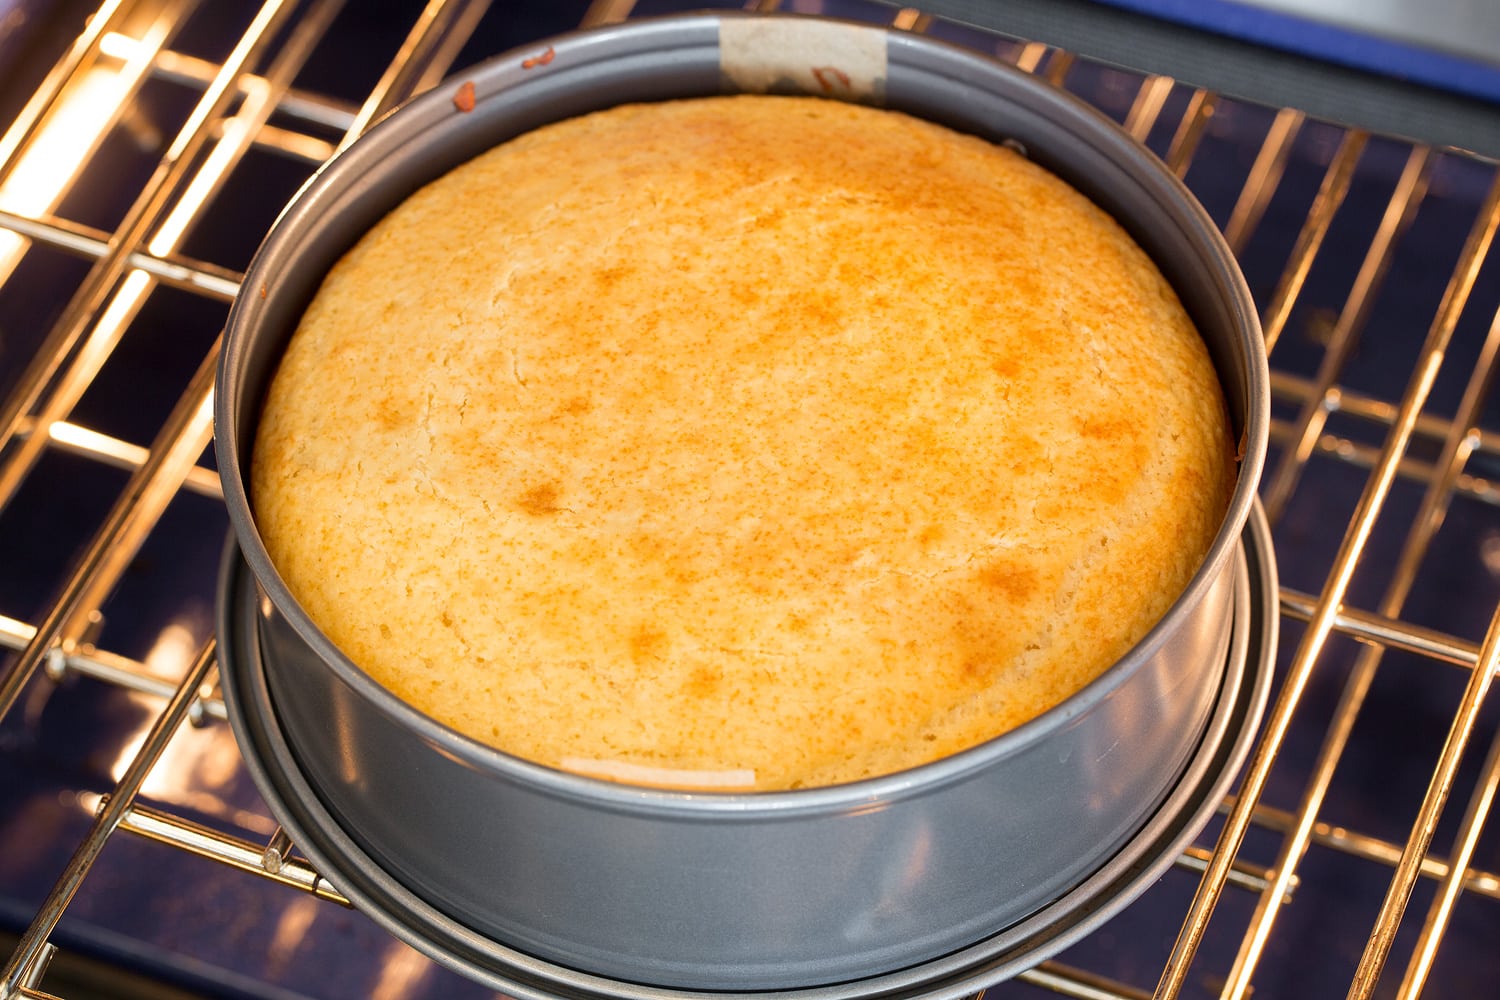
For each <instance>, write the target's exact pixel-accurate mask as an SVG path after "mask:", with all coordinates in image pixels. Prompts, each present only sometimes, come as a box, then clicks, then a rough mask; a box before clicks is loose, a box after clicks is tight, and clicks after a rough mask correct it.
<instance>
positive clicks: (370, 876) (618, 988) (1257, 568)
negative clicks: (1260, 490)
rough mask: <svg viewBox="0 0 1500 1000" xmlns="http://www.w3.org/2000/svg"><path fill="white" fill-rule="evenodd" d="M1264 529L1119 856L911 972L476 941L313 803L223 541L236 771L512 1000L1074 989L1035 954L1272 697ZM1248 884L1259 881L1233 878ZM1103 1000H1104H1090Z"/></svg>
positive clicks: (243, 577)
mask: <svg viewBox="0 0 1500 1000" xmlns="http://www.w3.org/2000/svg"><path fill="white" fill-rule="evenodd" d="M1270 544H1271V543H1270V532H1269V528H1268V526H1267V524H1266V522H1265V519H1264V517H1263V516H1261V515H1260V514H1259V512H1257V513H1256V514H1255V515H1254V516H1252V518H1251V520H1250V524H1249V525H1248V527H1247V528H1246V531H1245V534H1244V538H1243V542H1242V547H1241V551H1240V553H1239V558H1237V559H1236V561H1235V568H1234V578H1235V584H1236V587H1235V595H1234V601H1233V615H1232V620H1233V637H1232V640H1231V643H1230V645H1229V648H1228V649H1226V650H1225V651H1224V656H1225V659H1224V664H1225V670H1224V671H1223V673H1222V674H1221V676H1222V678H1223V684H1222V686H1221V688H1220V689H1219V691H1218V697H1217V699H1216V701H1215V704H1214V708H1213V712H1212V716H1211V718H1210V719H1209V721H1208V724H1207V726H1206V727H1205V730H1204V736H1203V740H1202V741H1201V742H1200V743H1199V744H1198V745H1197V746H1196V747H1195V748H1194V750H1193V752H1192V756H1191V759H1190V760H1189V762H1188V764H1187V766H1186V767H1185V768H1184V770H1183V772H1182V775H1181V777H1180V779H1179V780H1178V781H1177V782H1176V784H1175V785H1174V786H1173V787H1172V788H1171V789H1170V791H1169V792H1168V794H1167V796H1166V798H1165V799H1164V801H1163V802H1162V803H1161V804H1160V806H1159V807H1158V808H1157V809H1156V810H1155V811H1154V812H1153V813H1152V814H1151V816H1150V817H1149V818H1148V819H1147V820H1146V822H1145V823H1144V824H1143V825H1142V826H1141V828H1140V829H1139V830H1137V831H1136V832H1135V833H1134V834H1133V835H1132V836H1131V837H1130V839H1129V840H1128V841H1127V842H1126V843H1125V844H1124V845H1123V846H1122V848H1121V849H1120V850H1119V851H1118V852H1116V853H1115V854H1113V855H1112V856H1110V857H1109V858H1108V859H1107V860H1106V861H1103V862H1102V863H1101V864H1100V865H1099V866H1098V867H1097V868H1095V869H1093V870H1092V871H1089V872H1086V873H1084V875H1083V876H1082V877H1081V878H1080V879H1079V880H1078V882H1077V883H1076V884H1074V885H1072V886H1070V887H1068V888H1067V891H1065V892H1063V893H1061V894H1060V895H1058V896H1057V897H1056V898H1054V899H1052V900H1050V901H1049V902H1048V903H1047V904H1046V905H1044V906H1042V907H1041V908H1040V909H1038V910H1037V911H1035V912H1034V913H1030V914H1028V915H1026V916H1025V917H1024V918H1022V919H1018V920H1017V921H1015V922H1014V923H1013V924H1011V925H1009V926H1007V927H1005V928H1003V929H1001V930H999V931H998V932H997V933H994V934H992V935H989V936H986V937H985V938H983V939H981V940H978V941H976V942H974V943H972V944H971V945H969V946H968V947H966V948H963V949H961V950H959V951H958V952H956V953H953V954H949V955H945V956H942V957H941V958H935V959H932V960H929V961H926V962H923V963H919V964H918V965H916V966H914V967H909V968H903V969H899V970H893V971H888V972H885V973H884V974H880V975H874V976H869V977H863V978H860V979H856V980H853V981H846V982H839V983H832V984H827V985H821V986H820V985H804V984H798V985H794V986H789V987H786V988H783V989H777V990H773V991H766V990H759V991H752V992H743V991H736V992H735V993H733V994H727V993H723V992H719V991H709V992H703V991H698V990H693V991H685V990H680V989H673V988H670V987H664V986H659V985H652V984H648V983H633V982H628V981H623V980H620V979H618V978H611V977H607V976H599V975H590V974H588V973H587V972H586V971H580V970H579V969H576V968H570V967H568V966H566V965H559V964H555V963H551V962H548V961H545V960H539V959H538V958H537V957H536V956H534V955H530V954H527V953H525V952H523V951H518V950H516V949H515V948H512V947H508V946H507V945H506V944H505V942H504V941H502V940H496V939H495V938H494V937H492V936H488V935H485V934H478V933H475V932H474V929H473V928H472V927H470V926H467V925H466V924H465V923H464V922H463V921H462V920H460V919H455V918H454V917H453V916H452V915H451V914H449V913H446V912H444V911H443V910H442V909H441V908H440V907H438V906H435V905H433V904H432V902H431V901H430V900H428V899H425V898H424V897H423V895H422V894H421V893H420V892H418V891H413V889H412V887H411V886H410V885H408V884H405V883H404V882H403V881H402V879H401V878H400V877H398V876H397V875H395V874H394V873H393V872H391V871H389V870H387V869H386V868H385V867H383V866H382V865H381V864H380V862H379V861H378V860H377V859H375V858H373V857H371V856H370V854H369V853H367V852H366V850H365V849H364V848H363V847H362V846H361V844H360V842H359V838H358V835H357V833H355V832H353V831H352V829H350V828H348V827H346V826H344V825H343V823H342V822H341V821H340V820H339V819H337V818H335V816H334V815H333V814H332V813H331V812H330V811H329V810H328V808H327V807H326V806H325V805H323V803H322V797H321V796H320V794H319V792H318V790H317V789H316V787H315V785H314V784H312V783H310V782H309V778H308V775H307V774H306V773H305V772H304V770H303V768H302V766H301V765H300V763H299V762H298V759H297V754H296V752H295V750H294V749H293V748H292V747H291V746H290V745H289V744H288V742H287V739H286V736H285V734H284V733H283V732H282V729H281V727H280V724H279V720H278V717H277V712H276V709H275V706H274V704H273V700H272V695H271V692H270V691H269V689H268V686H267V676H266V674H267V671H266V663H265V661H264V659H263V657H262V650H261V648H260V643H259V637H258V630H259V625H260V617H261V615H260V609H259V608H258V606H257V605H258V603H259V597H258V590H257V588H256V584H255V581H254V579H253V577H251V575H250V573H249V572H248V569H247V567H246V566H245V564H244V562H243V560H242V559H241V557H240V555H239V552H238V550H237V549H236V548H234V547H233V546H231V547H230V549H229V550H228V551H227V552H226V556H225V562H224V567H223V573H224V577H223V580H224V582H223V586H222V592H223V594H224V595H225V598H224V601H223V603H222V604H221V606H220V625H219V630H220V632H221V634H222V635H223V636H224V637H225V651H224V654H223V655H224V657H225V663H226V668H227V673H228V675H229V679H230V680H229V685H228V688H227V691H226V696H227V698H228V701H229V704H230V717H231V719H232V722H233V724H234V727H235V732H236V734H237V736H238V738H239V740H240V744H241V746H242V747H243V748H244V751H245V754H246V763H247V765H248V766H249V767H250V769H251V770H252V772H253V773H254V774H255V777H256V780H257V782H258V783H259V784H260V785H261V787H263V788H264V789H265V790H266V794H267V797H268V800H269V801H270V802H272V803H273V805H274V807H275V808H276V809H277V811H278V813H279V814H280V815H282V816H283V817H284V818H285V819H286V821H287V822H288V823H289V824H291V825H292V826H293V828H294V832H295V833H296V834H297V836H298V840H299V842H300V843H301V844H302V845H303V848H304V849H305V850H307V851H308V852H309V854H311V855H312V856H313V857H314V859H315V860H316V862H317V864H318V865H319V866H320V867H321V868H322V869H323V870H324V871H326V872H328V873H329V874H330V875H331V876H332V877H334V878H335V879H336V880H337V881H338V882H339V883H340V884H341V885H342V886H344V887H345V891H346V892H347V893H349V895H350V896H351V897H352V898H353V899H354V900H355V902H356V904H357V905H358V906H359V907H360V908H361V909H363V910H365V911H366V912H368V913H371V914H373V915H375V917H376V919H378V920H379V921H380V922H381V924H382V925H383V926H385V927H386V928H387V929H388V930H390V931H391V933H393V934H396V935H397V936H399V937H401V938H403V939H405V940H407V941H409V942H411V943H412V944H413V945H414V946H415V947H417V948H419V949H421V950H422V951H423V952H425V953H427V954H428V955H431V956H432V957H433V958H434V959H436V960H437V961H440V962H443V963H444V964H446V965H449V966H451V967H453V968H456V969H459V970H461V971H462V972H464V973H465V974H466V975H469V976H472V977H473V978H475V979H477V980H479V981H480V982H482V983H485V984H486V985H489V986H492V987H493V988H495V989H497V990H501V991H503V992H505V993H506V994H507V995H509V996H513V997H517V998H521V1000H558V998H562V997H568V998H574V1000H688V998H690V997H706V996H727V995H734V996H740V997H744V998H753V1000H773V998H777V1000H855V998H862V997H876V996H879V997H888V998H891V1000H905V998H915V997H929V998H956V997H962V996H965V995H968V994H971V993H974V992H976V991H980V990H983V989H985V988H987V987H991V986H993V985H994V984H996V983H997V982H1001V981H1003V980H1005V979H1007V978H1010V977H1012V976H1017V975H1019V976H1021V977H1023V978H1025V979H1026V980H1028V981H1030V982H1037V983H1051V984H1052V985H1057V986H1062V987H1064V989H1063V991H1064V992H1067V987H1068V986H1069V984H1071V985H1074V986H1076V985H1077V984H1078V980H1077V979H1075V978H1074V977H1070V976H1067V975H1063V974H1062V973H1061V970H1051V971H1038V970H1036V966H1037V965H1038V964H1039V963H1040V962H1042V960H1044V959H1046V958H1048V957H1050V956H1052V955H1054V954H1056V953H1057V952H1058V951H1060V950H1061V949H1063V948H1065V947H1066V946H1067V945H1069V944H1070V943H1072V942H1074V941H1077V940H1078V939H1079V938H1080V937H1082V936H1084V935H1086V934H1089V933H1091V932H1092V931H1094V930H1096V929H1097V928H1098V927H1100V926H1101V925H1102V924H1104V923H1105V922H1106V921H1108V920H1109V919H1110V918H1111V917H1112V916H1114V915H1115V914H1116V913H1117V912H1118V911H1119V910H1120V909H1121V908H1122V907H1124V906H1126V905H1127V904H1128V903H1130V902H1131V901H1132V900H1133V899H1135V898H1136V897H1137V896H1138V895H1139V893H1140V892H1141V891H1143V890H1144V889H1145V888H1146V887H1147V886H1148V885H1150V884H1151V883H1152V882H1154V881H1155V880H1156V879H1157V878H1159V877H1160V876H1161V874H1162V872H1163V871H1164V870H1165V869H1166V868H1167V867H1168V866H1169V865H1170V864H1171V863H1172V862H1173V860H1174V858H1177V857H1178V856H1179V855H1180V854H1182V852H1184V850H1185V849H1187V843H1188V841H1190V840H1191V839H1192V837H1193V835H1194V833H1195V831H1197V830H1198V829H1199V828H1200V827H1201V826H1202V825H1203V824H1204V823H1205V822H1206V821H1207V820H1208V819H1209V817H1210V815H1211V814H1212V813H1213V811H1214V810H1215V808H1216V807H1217V804H1218V803H1219V801H1220V800H1221V799H1222V797H1223V796H1224V794H1225V792H1226V791H1227V789H1228V787H1229V785H1230V783H1231V782H1232V780H1233V778H1234V775H1235V773H1236V772H1237V770H1238V768H1239V766H1240V764H1241V763H1242V762H1243V759H1244V757H1245V754H1246V753H1247V752H1248V751H1249V747H1250V745H1251V743H1252V741H1253V738H1254V732H1255V726H1254V722H1255V720H1256V719H1258V718H1259V717H1260V714H1261V711H1262V709H1263V707H1264V704H1265V701H1266V698H1267V696H1268V693H1269V691H1270V684H1271V673H1272V667H1273V661H1274V658H1275V648H1276V642H1277V621H1278V619H1277V616H1276V614H1275V607H1274V603H1275V590H1276V576H1275V563H1274V560H1273V559H1272V558H1271V552H1270ZM1241 877H1242V878H1243V879H1244V880H1245V883H1246V884H1247V885H1253V886H1263V885H1264V884H1265V883H1264V880H1263V879H1257V878H1256V877H1254V876H1252V875H1248V874H1242V876H1241ZM1094 995H1110V994H1094Z"/></svg>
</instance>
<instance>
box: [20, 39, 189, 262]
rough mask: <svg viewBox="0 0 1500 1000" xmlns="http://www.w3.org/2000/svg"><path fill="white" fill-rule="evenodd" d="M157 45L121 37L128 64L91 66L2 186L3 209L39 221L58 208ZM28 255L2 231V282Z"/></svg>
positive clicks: (111, 62) (118, 49) (22, 244)
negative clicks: (40, 217)
mask: <svg viewBox="0 0 1500 1000" xmlns="http://www.w3.org/2000/svg"><path fill="white" fill-rule="evenodd" d="M107 40H108V39H107V38H106V39H101V40H100V41H101V45H100V48H101V50H104V51H105V53H106V55H108V54H109V51H108V50H107V49H105V47H104V45H103V42H105V41H107ZM123 43H129V44H128V45H127V44H123ZM159 44H160V42H159V41H158V42H157V45H159ZM156 47H157V46H156V45H150V44H142V43H140V42H137V41H136V40H135V39H127V38H124V37H123V36H118V37H117V38H116V44H115V45H114V49H115V51H116V52H120V53H128V57H126V56H124V55H121V57H120V58H122V59H123V62H116V61H115V60H114V59H111V60H109V61H108V62H107V63H103V64H100V65H96V66H94V67H92V68H90V69H89V70H88V71H87V72H86V73H84V74H83V76H82V77H81V78H80V79H79V80H78V82H77V83H76V84H74V85H73V86H72V87H71V88H70V89H69V90H68V91H66V92H65V93H64V94H63V95H62V96H61V97H60V98H59V100H58V102H57V105H56V106H55V107H54V108H53V109H52V111H51V113H50V114H48V116H47V118H46V120H45V121H44V122H43V124H42V126H41V127H40V128H39V129H37V131H36V134H35V135H34V136H33V137H32V139H31V142H30V143H29V144H28V145H27V146H26V147H25V150H24V151H23V152H22V153H21V154H20V155H19V156H18V157H17V159H16V161H15V165H14V166H13V167H12V169H11V172H10V175H9V176H8V177H7V178H6V179H5V183H4V184H0V208H3V209H5V210H6V211H8V212H14V213H16V214H17V215H25V216H31V217H35V216H39V215H42V214H44V213H46V212H50V211H52V210H53V209H54V208H56V207H57V203H58V201H59V200H60V198H61V197H62V193H63V192H64V191H66V190H67V189H68V187H69V185H71V184H72V183H73V180H74V178H75V177H76V176H77V174H78V171H79V169H80V168H81V167H82V165H83V161H84V159H85V158H86V157H87V156H88V153H89V151H90V150H91V149H92V148H93V147H94V146H95V144H97V143H98V141H99V139H100V138H101V137H102V136H103V135H104V133H105V131H106V130H108V128H109V127H110V123H111V122H113V121H114V119H115V116H116V115H118V114H119V112H120V108H121V106H122V105H123V104H124V103H125V99H126V97H127V96H128V95H129V93H130V90H131V87H132V81H134V80H135V79H137V78H139V77H140V76H141V74H142V73H144V72H145V71H146V69H147V68H148V67H149V65H150V62H151V59H152V58H153V56H154V52H155V49H156ZM25 252H26V239H25V238H24V237H22V236H20V235H19V234H17V233H13V232H10V231H9V230H0V282H3V281H5V280H6V279H7V278H9V277H10V275H11V272H12V271H14V270H15V267H16V264H17V263H19V262H20V259H21V256H22V255H23V254H24V253H25Z"/></svg>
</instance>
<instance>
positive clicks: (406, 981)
mask: <svg viewBox="0 0 1500 1000" xmlns="http://www.w3.org/2000/svg"><path fill="white" fill-rule="evenodd" d="M431 974H432V962H430V961H428V960H427V959H426V958H424V957H422V954H421V953H420V952H418V951H416V950H415V949H413V948H411V947H410V946H408V945H405V944H402V943H401V942H400V941H393V942H391V947H390V949H389V950H388V951H387V952H386V953H385V960H384V961H383V962H381V963H380V978H379V979H377V980H376V981H375V988H374V989H372V990H371V991H370V1000H403V998H405V997H409V996H412V995H413V994H414V993H415V992H416V991H417V989H418V987H420V986H421V985H422V981H423V980H425V979H426V978H427V977H428V976H429V975H431Z"/></svg>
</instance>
